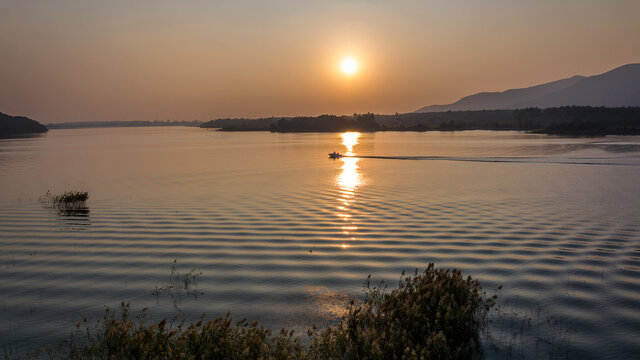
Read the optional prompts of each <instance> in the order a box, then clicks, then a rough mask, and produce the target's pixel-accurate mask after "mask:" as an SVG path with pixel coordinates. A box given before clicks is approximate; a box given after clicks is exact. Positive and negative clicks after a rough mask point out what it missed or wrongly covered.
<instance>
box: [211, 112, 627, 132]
mask: <svg viewBox="0 0 640 360" xmlns="http://www.w3.org/2000/svg"><path fill="white" fill-rule="evenodd" d="M200 127H202V128H218V131H228V132H245V131H270V132H280V133H294V132H306V133H308V132H344V131H361V132H377V131H413V132H426V131H464V130H494V131H525V132H529V133H534V134H547V135H560V136H605V135H640V107H621V108H607V107H590V106H563V107H557V108H548V109H539V108H528V109H521V110H477V111H446V112H432V113H409V114H396V115H378V114H371V113H368V114H360V115H359V114H354V115H353V116H336V115H321V116H317V117H292V118H285V117H283V118H260V119H218V120H212V121H209V122H206V123H203V124H202V125H201V126H200Z"/></svg>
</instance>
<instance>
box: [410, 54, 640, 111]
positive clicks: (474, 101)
mask: <svg viewBox="0 0 640 360" xmlns="http://www.w3.org/2000/svg"><path fill="white" fill-rule="evenodd" d="M571 105H576V106H606V107H625V106H640V64H628V65H624V66H621V67H619V68H616V69H614V70H611V71H609V72H606V73H604V74H600V75H594V76H588V77H585V76H574V77H571V78H567V79H562V80H557V81H553V82H549V83H545V84H541V85H536V86H532V87H528V88H522V89H510V90H506V91H503V92H482V93H478V94H474V95H470V96H467V97H464V98H462V99H460V100H458V101H457V102H455V103H453V104H449V105H431V106H425V107H423V108H421V109H419V110H418V111H416V112H438V111H467V110H484V109H486V110H507V109H524V108H530V107H538V108H549V107H560V106H571Z"/></svg>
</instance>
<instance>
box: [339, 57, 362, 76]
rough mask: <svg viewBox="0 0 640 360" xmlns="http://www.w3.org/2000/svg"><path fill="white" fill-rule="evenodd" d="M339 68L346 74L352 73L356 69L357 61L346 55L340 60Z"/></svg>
mask: <svg viewBox="0 0 640 360" xmlns="http://www.w3.org/2000/svg"><path fill="white" fill-rule="evenodd" d="M340 70H342V72H343V73H345V74H347V75H352V74H354V73H355V72H356V71H358V62H357V61H356V59H354V58H351V57H348V58H345V59H343V60H342V63H341V64H340Z"/></svg>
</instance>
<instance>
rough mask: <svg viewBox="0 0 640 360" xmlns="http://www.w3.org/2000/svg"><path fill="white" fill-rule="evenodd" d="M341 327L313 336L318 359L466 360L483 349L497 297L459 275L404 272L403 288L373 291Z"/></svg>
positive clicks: (433, 271) (454, 272) (369, 289)
mask: <svg viewBox="0 0 640 360" xmlns="http://www.w3.org/2000/svg"><path fill="white" fill-rule="evenodd" d="M366 290H367V291H366V297H365V299H364V301H363V302H362V303H361V304H359V305H356V304H355V303H354V302H351V304H350V305H349V308H348V314H347V315H346V316H345V317H344V318H343V319H342V321H341V322H340V324H339V325H338V326H336V327H329V328H327V329H325V330H323V331H321V332H320V333H319V334H317V335H315V336H313V337H312V341H311V346H310V353H311V354H313V357H314V358H319V359H327V358H342V359H344V358H348V359H362V358H369V359H465V358H471V357H472V355H473V353H474V351H478V350H479V346H480V343H479V335H480V331H481V329H482V328H483V326H484V325H485V324H486V321H487V313H488V311H489V310H490V309H491V307H492V306H493V305H494V304H495V299H496V297H497V296H495V295H494V296H493V297H487V296H486V293H485V292H484V291H482V287H481V286H480V283H479V282H478V281H477V280H473V279H472V278H471V277H470V276H469V277H467V278H466V279H465V278H464V277H463V276H462V274H461V272H460V271H458V270H451V271H450V270H446V269H436V268H435V267H434V264H433V263H431V264H429V266H428V267H427V268H426V269H425V270H424V272H423V273H418V272H417V270H416V272H415V273H414V274H413V275H405V274H404V273H403V275H402V277H401V279H400V283H399V287H398V289H394V290H392V291H391V292H387V291H386V288H381V287H373V288H372V287H370V281H369V279H368V280H367V282H366Z"/></svg>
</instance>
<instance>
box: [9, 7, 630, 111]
mask: <svg viewBox="0 0 640 360" xmlns="http://www.w3.org/2000/svg"><path fill="white" fill-rule="evenodd" d="M638 14H640V1H638V0H608V1H604V0H555V1H551V0H538V1H524V0H482V1H477V0H468V1H462V0H446V1H445V0H442V1H439V0H438V1H436V0H432V1H429V0H423V1H408V0H397V1H377V0H368V1H366V0H361V1H356V0H342V1H337V0H333V1H332V0H325V1H311V0H263V1H242V0H235V1H214V0H181V1H178V0H176V1H168V0H147V1H129V0H127V1H121V0H109V1H94V0H84V1H64V0H56V1H52V0H45V1H33V0H5V1H0V84H1V86H0V112H4V113H9V114H20V115H26V116H29V117H32V118H34V119H36V120H38V121H40V122H43V123H51V122H66V121H108V120H194V119H199V120H202V121H206V120H210V119H214V118H222V117H262V116H291V115H318V114H325V113H331V114H352V113H354V112H376V113H395V112H400V113H403V112H411V111H414V110H417V109H418V108H420V107H422V106H424V105H431V104H442V103H450V102H453V101H456V100H458V99H459V98H460V97H462V96H466V95H470V94H472V93H475V92H479V91H502V90H505V89H508V88H516V87H526V86H531V85H535V84H538V83H542V82H547V81H552V80H556V79H560V78H564V77H570V76H573V75H594V74H598V73H602V72H605V71H608V70H611V69H613V68H614V67H617V66H620V65H624V64H627V63H633V62H640V45H639V44H640V21H638ZM345 57H352V58H354V59H356V60H357V62H358V70H357V72H356V73H354V74H352V75H349V76H347V75H345V74H344V73H342V72H341V71H340V64H341V61H342V60H343V59H344V58H345Z"/></svg>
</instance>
